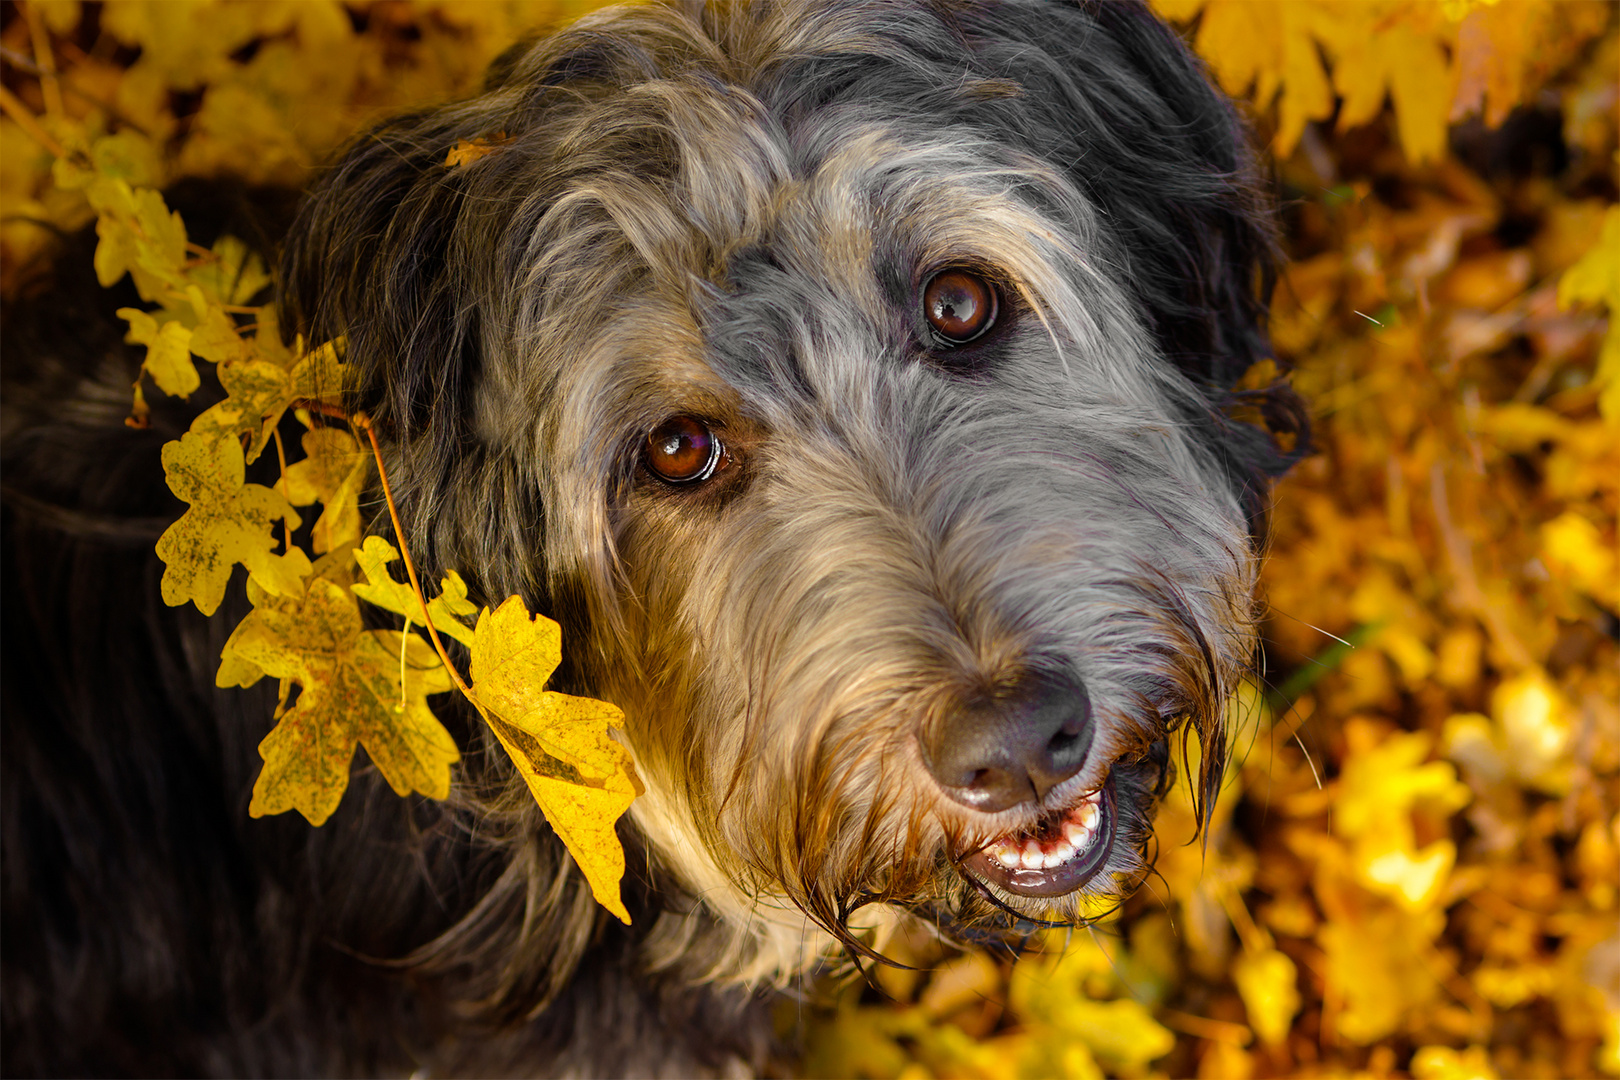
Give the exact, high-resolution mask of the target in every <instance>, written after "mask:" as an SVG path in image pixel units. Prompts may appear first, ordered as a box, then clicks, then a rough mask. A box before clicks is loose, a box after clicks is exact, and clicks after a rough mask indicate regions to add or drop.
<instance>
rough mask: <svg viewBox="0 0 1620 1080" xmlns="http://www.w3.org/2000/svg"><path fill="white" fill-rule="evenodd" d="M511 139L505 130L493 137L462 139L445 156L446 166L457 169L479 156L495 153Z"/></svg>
mask: <svg viewBox="0 0 1620 1080" xmlns="http://www.w3.org/2000/svg"><path fill="white" fill-rule="evenodd" d="M509 141H511V140H510V139H509V137H508V136H507V134H506V133H505V132H504V131H503V132H501V133H500V134H499V135H496V136H495V137H494V138H493V139H460V140H458V141H457V142H456V145H455V146H453V147H451V148H450V152H449V153H448V154H446V155H445V156H444V164H445V168H448V169H455V168H459V167H460V166H462V165H470V164H472V163H473V162H475V161H477V160H478V159H479V158H485V157H488V156H489V155H491V154H493V153H495V151H497V150H499V149H500V148H501V146H502V145H504V144H505V143H507V142H509Z"/></svg>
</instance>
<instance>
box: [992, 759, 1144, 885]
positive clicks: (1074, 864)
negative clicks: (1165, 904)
mask: <svg viewBox="0 0 1620 1080" xmlns="http://www.w3.org/2000/svg"><path fill="white" fill-rule="evenodd" d="M1086 805H1093V806H1095V807H1096V808H1097V815H1098V816H1097V821H1096V824H1095V825H1094V826H1093V827H1092V829H1091V830H1090V832H1091V839H1090V840H1089V841H1087V842H1085V844H1084V846H1083V847H1081V848H1079V849H1077V850H1076V851H1075V852H1074V854H1073V855H1072V856H1071V857H1069V858H1067V859H1065V860H1064V861H1063V862H1060V863H1058V864H1057V865H1055V866H1046V867H1042V868H1040V869H1031V868H1029V867H1018V868H1012V867H1008V866H1006V865H1004V864H1003V863H1002V861H1001V860H1000V859H999V858H997V857H996V856H994V855H992V854H991V851H992V850H993V849H995V848H996V847H997V846H998V845H1000V844H1003V843H1011V844H1014V845H1016V844H1018V843H1021V842H1024V841H1027V840H1028V839H1030V838H1032V835H1033V833H1034V831H1035V830H1033V829H1020V830H1017V831H1015V832H1012V833H1009V834H1007V835H1006V836H1002V837H997V838H996V839H994V840H992V841H991V842H990V843H988V844H986V845H985V846H984V847H982V848H980V849H979V850H978V851H975V852H974V853H973V854H971V855H969V856H967V857H966V858H965V859H963V860H962V863H961V868H962V870H963V871H964V872H965V873H968V874H971V875H972V876H973V877H976V878H978V879H979V880H980V881H982V882H984V883H985V884H986V885H993V886H995V887H997V888H999V889H1002V890H1003V891H1005V892H1009V893H1012V894H1013V895H1015V896H1027V897H1033V898H1041V897H1056V896H1066V895H1068V894H1069V893H1072V892H1074V891H1075V890H1076V889H1078V888H1080V887H1081V886H1082V885H1084V884H1085V883H1086V882H1088V881H1090V880H1091V879H1092V878H1093V877H1095V876H1096V875H1097V872H1098V871H1099V870H1101V869H1102V868H1103V865H1104V864H1105V863H1107V861H1108V854H1109V852H1110V851H1111V850H1112V849H1113V846H1114V822H1115V820H1116V815H1115V813H1114V785H1113V777H1112V775H1110V776H1109V778H1108V779H1107V780H1104V781H1103V783H1102V784H1101V785H1100V786H1099V787H1097V788H1094V789H1093V790H1092V791H1090V792H1087V793H1086V794H1085V795H1082V796H1081V797H1080V798H1078V799H1076V800H1075V801H1074V803H1073V804H1071V805H1070V806H1069V807H1068V808H1067V809H1066V810H1065V811H1064V812H1063V816H1062V818H1060V819H1058V820H1059V821H1063V820H1067V819H1069V818H1070V817H1071V816H1072V815H1075V814H1077V813H1078V812H1080V811H1081V809H1082V807H1084V806H1086Z"/></svg>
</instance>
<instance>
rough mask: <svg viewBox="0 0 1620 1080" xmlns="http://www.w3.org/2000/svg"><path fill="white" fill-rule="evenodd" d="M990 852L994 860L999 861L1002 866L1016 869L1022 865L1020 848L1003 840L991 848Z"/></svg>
mask: <svg viewBox="0 0 1620 1080" xmlns="http://www.w3.org/2000/svg"><path fill="white" fill-rule="evenodd" d="M990 854H991V856H992V857H993V858H994V859H995V860H996V862H998V863H1000V864H1001V865H1002V866H1005V867H1006V868H1007V869H1009V870H1017V869H1018V868H1019V867H1020V866H1022V865H1023V858H1022V853H1021V852H1020V850H1019V849H1018V848H1016V847H1014V846H1013V845H1011V844H1009V843H1008V842H1007V841H1005V840H1003V841H1001V842H1000V843H999V844H997V845H996V846H995V847H994V848H992V849H991V850H990Z"/></svg>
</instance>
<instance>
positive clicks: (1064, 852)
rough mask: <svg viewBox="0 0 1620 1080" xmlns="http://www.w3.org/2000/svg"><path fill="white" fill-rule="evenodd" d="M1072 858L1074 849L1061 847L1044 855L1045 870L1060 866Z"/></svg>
mask: <svg viewBox="0 0 1620 1080" xmlns="http://www.w3.org/2000/svg"><path fill="white" fill-rule="evenodd" d="M1072 858H1074V848H1072V847H1068V846H1063V847H1059V848H1057V849H1056V850H1054V851H1049V852H1047V853H1046V860H1045V868H1046V869H1048V870H1050V869H1052V867H1054V866H1062V865H1063V864H1064V863H1066V862H1068V861H1069V860H1070V859H1072Z"/></svg>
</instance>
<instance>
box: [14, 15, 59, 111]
mask: <svg viewBox="0 0 1620 1080" xmlns="http://www.w3.org/2000/svg"><path fill="white" fill-rule="evenodd" d="M22 9H23V16H24V17H25V18H27V20H28V36H29V37H30V38H32V39H33V42H34V61H35V62H36V63H37V64H39V89H40V93H42V94H44V95H45V115H46V116H49V117H50V118H51V119H53V120H59V119H61V118H62V115H63V110H62V87H61V85H60V84H59V83H58V82H57V80H56V57H55V56H54V55H53V54H52V53H51V35H50V34H49V33H47V32H46V30H45V20H44V18H43V17H42V16H41V15H40V13H39V5H38V4H34V3H26V4H23V5H22Z"/></svg>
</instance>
